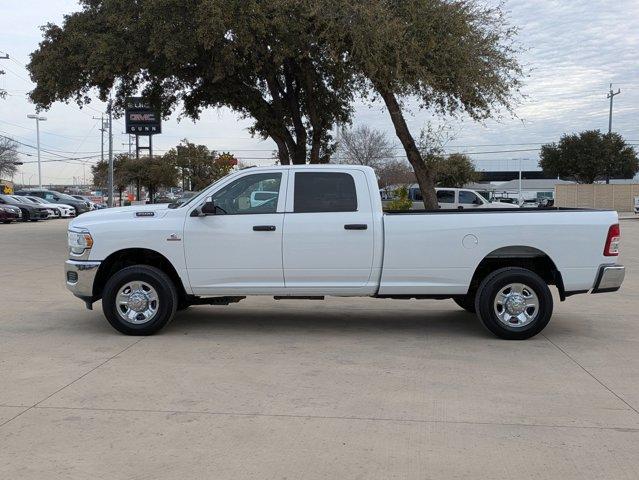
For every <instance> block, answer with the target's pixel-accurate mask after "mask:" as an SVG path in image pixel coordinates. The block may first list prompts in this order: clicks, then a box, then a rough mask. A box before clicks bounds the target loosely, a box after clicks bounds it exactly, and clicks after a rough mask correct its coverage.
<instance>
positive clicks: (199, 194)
mask: <svg viewBox="0 0 639 480" xmlns="http://www.w3.org/2000/svg"><path fill="white" fill-rule="evenodd" d="M229 175H231V174H229ZM226 177H228V175H225V176H223V177H222V178H219V179H217V180H216V181H215V182H213V183H212V184H211V185H209V186H208V187H206V188H205V189H204V190H200V191H199V192H196V193H194V194H193V196H192V197H191V198H189V199H187V200H185V201H184V202H182V203H178V202H179V200H178V201H177V202H174V203H169V208H182V207H184V206H186V205H189V204H191V203H193V202H194V201H195V200H196V199H198V198H200V197H201V196H202V193H204V192H206V191H207V190H208V189H209V188H211V187H212V186H213V185H217V184H218V183H220V182H221V181H222V180H224V179H225V178H226Z"/></svg>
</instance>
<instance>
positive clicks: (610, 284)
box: [592, 265, 626, 293]
mask: <svg viewBox="0 0 639 480" xmlns="http://www.w3.org/2000/svg"><path fill="white" fill-rule="evenodd" d="M625 276H626V267H624V266H623V265H602V266H601V267H599V273H598V274H597V278H596V279H595V286H594V287H593V289H592V293H605V292H616V291H617V290H619V288H620V287H621V284H622V283H623V279H624V278H625Z"/></svg>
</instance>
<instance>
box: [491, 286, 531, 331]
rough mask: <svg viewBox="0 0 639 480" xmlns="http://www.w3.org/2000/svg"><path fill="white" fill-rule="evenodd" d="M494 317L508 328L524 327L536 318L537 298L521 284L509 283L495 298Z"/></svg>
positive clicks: (528, 288)
mask: <svg viewBox="0 0 639 480" xmlns="http://www.w3.org/2000/svg"><path fill="white" fill-rule="evenodd" d="M493 307H494V310H495V315H497V318H498V319H499V321H500V322H501V323H503V324H504V325H506V326H508V327H524V326H526V325H528V324H529V323H530V322H532V321H533V320H535V318H537V314H538V313H539V298H537V294H536V293H535V291H534V290H533V289H532V288H530V287H529V286H528V285H525V284H523V283H509V284H508V285H506V286H505V287H503V288H502V289H501V290H500V291H499V293H497V295H496V296H495V302H494V304H493Z"/></svg>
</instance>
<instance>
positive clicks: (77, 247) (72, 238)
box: [67, 228, 93, 256]
mask: <svg viewBox="0 0 639 480" xmlns="http://www.w3.org/2000/svg"><path fill="white" fill-rule="evenodd" d="M67 237H68V239H69V253H71V254H72V255H76V256H77V255H82V254H83V253H84V252H85V251H87V250H89V249H91V247H92V246H93V237H91V234H90V233H89V231H88V230H86V229H84V228H82V229H74V230H69V231H68V235H67Z"/></svg>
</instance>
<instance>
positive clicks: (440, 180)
mask: <svg viewBox="0 0 639 480" xmlns="http://www.w3.org/2000/svg"><path fill="white" fill-rule="evenodd" d="M435 162H436V163H435V184H436V185H437V186H438V187H449V188H462V187H463V186H464V185H466V184H468V183H472V182H476V181H477V180H479V173H477V171H476V170H475V165H474V164H473V162H472V160H471V159H470V158H469V157H468V156H467V155H464V154H463V153H453V154H451V155H448V156H441V157H438V158H437V159H436V160H435Z"/></svg>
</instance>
